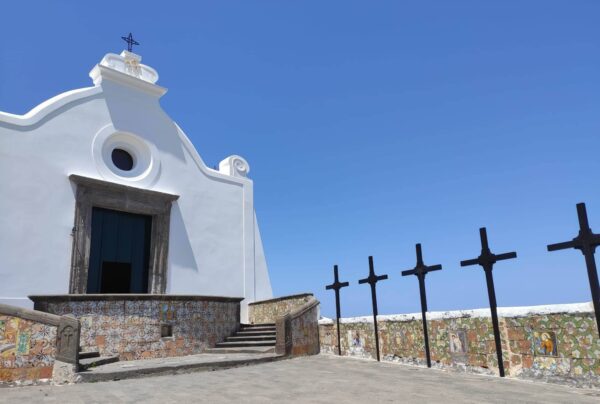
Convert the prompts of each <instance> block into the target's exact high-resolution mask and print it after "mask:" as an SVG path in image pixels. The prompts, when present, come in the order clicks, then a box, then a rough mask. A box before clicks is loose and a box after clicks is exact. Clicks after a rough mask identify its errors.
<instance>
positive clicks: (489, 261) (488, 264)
mask: <svg viewBox="0 0 600 404" xmlns="http://www.w3.org/2000/svg"><path fill="white" fill-rule="evenodd" d="M479 237H480V238H481V255H479V257H477V258H475V259H471V260H465V261H461V262H460V266H461V267H466V266H469V265H481V266H482V267H483V270H484V271H485V280H486V282H487V289H488V297H489V299H490V311H491V312H492V325H493V326H494V341H495V342H496V355H497V356H498V371H499V373H500V377H504V362H503V361H502V342H501V340H500V328H499V326H498V310H497V305H496V291H495V290H494V277H493V275H492V269H494V264H495V263H496V262H498V261H502V260H507V259H511V258H517V253H516V252H509V253H504V254H498V255H496V254H493V253H492V252H491V251H490V247H489V245H488V239H487V232H486V230H485V227H482V228H481V229H479Z"/></svg>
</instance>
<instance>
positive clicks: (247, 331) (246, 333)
mask: <svg viewBox="0 0 600 404" xmlns="http://www.w3.org/2000/svg"><path fill="white" fill-rule="evenodd" d="M276 334H277V332H276V331H260V330H259V331H252V330H244V331H238V332H236V333H235V335H239V336H242V335H272V336H275V335H276Z"/></svg>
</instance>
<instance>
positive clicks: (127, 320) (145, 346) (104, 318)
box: [44, 296, 240, 360]
mask: <svg viewBox="0 0 600 404" xmlns="http://www.w3.org/2000/svg"><path fill="white" fill-rule="evenodd" d="M44 310H45V311H47V312H49V313H52V314H58V315H72V316H75V317H76V318H78V319H79V321H80V323H81V342H80V344H81V349H82V351H92V350H96V349H97V350H98V351H99V352H100V354H101V355H103V356H105V355H118V356H119V358H120V360H133V359H148V358H161V357H171V356H182V355H191V354H197V353H201V352H203V351H204V350H205V349H207V348H212V347H214V346H215V344H216V343H217V342H220V341H223V340H224V339H225V337H227V336H230V335H232V334H233V333H234V332H235V331H236V330H237V329H238V328H239V318H240V315H239V310H240V305H239V302H228V301H211V300H209V298H207V299H206V300H193V299H192V300H188V301H186V300H169V298H168V296H165V299H164V300H156V299H150V300H140V299H135V300H110V299H109V300H87V301H65V302H51V301H50V302H48V303H46V304H45V307H44ZM165 324H168V325H170V326H171V329H172V336H170V337H161V326H162V325H165Z"/></svg>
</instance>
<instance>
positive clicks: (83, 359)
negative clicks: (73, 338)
mask: <svg viewBox="0 0 600 404" xmlns="http://www.w3.org/2000/svg"><path fill="white" fill-rule="evenodd" d="M118 361H119V356H118V355H115V356H100V352H98V351H86V352H81V351H80V352H79V371H80V372H81V371H83V370H87V369H90V368H93V367H96V366H100V365H106V364H107V363H113V362H118Z"/></svg>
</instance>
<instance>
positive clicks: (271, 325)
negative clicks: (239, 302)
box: [240, 323, 275, 328]
mask: <svg viewBox="0 0 600 404" xmlns="http://www.w3.org/2000/svg"><path fill="white" fill-rule="evenodd" d="M240 326H241V327H247V328H253V327H275V323H262V324H245V323H241V324H240Z"/></svg>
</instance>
